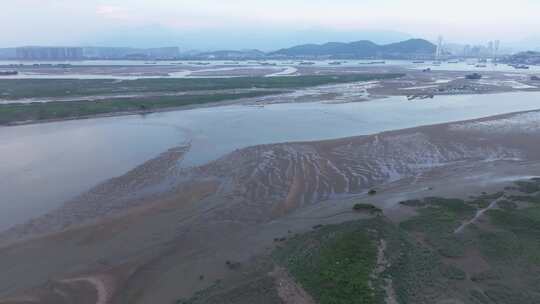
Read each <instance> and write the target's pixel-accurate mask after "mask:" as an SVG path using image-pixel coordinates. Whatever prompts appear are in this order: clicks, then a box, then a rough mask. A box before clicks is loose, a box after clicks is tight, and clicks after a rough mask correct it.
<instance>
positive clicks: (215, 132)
mask: <svg viewBox="0 0 540 304" xmlns="http://www.w3.org/2000/svg"><path fill="white" fill-rule="evenodd" d="M536 109H540V92H538V93H532V92H527V93H504V94H489V95H461V96H440V97H435V98H434V99H428V100H415V101H408V100H407V99H406V98H404V97H390V98H385V99H377V100H373V101H369V102H355V103H341V104H325V103H321V102H309V103H282V104H273V105H266V106H264V107H254V106H245V105H234V106H222V107H208V108H199V109H191V110H181V111H173V112H161V113H155V114H149V115H144V116H141V115H131V116H123V117H108V118H96V119H86V120H75V121H62V122H53V123H44V124H33V125H23V126H13V127H0V159H1V160H2V161H1V162H0V193H1V196H0V210H1V212H0V230H2V229H6V228H8V227H9V226H11V225H14V224H17V223H21V222H24V221H26V220H29V219H31V218H33V217H36V216H39V215H41V214H44V213H45V212H47V211H50V210H51V209H54V208H57V207H59V206H60V205H61V204H62V203H63V202H65V201H66V200H68V199H70V198H73V197H74V196H76V195H78V194H80V193H82V192H84V191H86V190H89V189H90V188H92V187H93V186H95V185H96V184H98V183H100V182H103V181H105V180H107V179H109V178H112V177H115V176H119V175H122V174H124V173H126V172H127V171H129V170H130V169H132V168H134V167H136V166H137V165H139V164H142V163H144V162H145V161H147V160H149V159H151V158H153V157H156V156H157V155H159V154H160V153H162V152H164V151H166V150H167V149H169V148H172V147H176V146H179V145H184V144H186V143H188V142H189V143H191V149H190V151H189V153H188V154H187V155H186V158H185V160H184V161H183V165H184V166H196V165H200V164H204V163H206V162H209V161H211V160H214V159H216V158H218V157H220V156H223V155H224V154H226V153H229V152H231V151H233V150H235V149H239V148H243V147H247V146H252V145H258V144H267V143H277V142H287V141H309V140H321V139H333V138H340V137H347V136H354V135H367V134H374V133H378V132H382V131H388V130H398V129H404V128H410V127H416V126H421V125H430V124H437V123H445V122H452V121H459V120H467V119H475V118H481V117H487V116H492V115H497V114H503V113H510V112H518V111H527V110H536Z"/></svg>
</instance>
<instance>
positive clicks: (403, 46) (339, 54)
mask: <svg viewBox="0 0 540 304" xmlns="http://www.w3.org/2000/svg"><path fill="white" fill-rule="evenodd" d="M436 48H437V47H436V46H435V45H434V44H433V43H431V42H429V41H427V40H424V39H409V40H405V41H402V42H397V43H391V44H386V45H378V44H375V43H373V42H371V41H368V40H362V41H356V42H350V43H343V42H329V43H325V44H304V45H299V46H294V47H291V48H287V49H281V50H279V51H276V52H272V53H270V54H269V55H270V56H282V57H287V58H332V59H338V58H339V59H350V58H355V59H362V58H385V59H400V58H426V57H433V54H435V50H436Z"/></svg>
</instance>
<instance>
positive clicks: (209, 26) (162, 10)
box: [0, 0, 540, 50]
mask: <svg viewBox="0 0 540 304" xmlns="http://www.w3.org/2000/svg"><path fill="white" fill-rule="evenodd" d="M2 1H5V0H2ZM21 2H22V3H23V4H24V5H20V3H19V2H18V3H17V4H14V3H12V2H11V3H10V2H7V1H5V4H4V5H3V6H2V7H3V9H2V10H0V17H2V19H3V20H4V21H5V22H7V23H8V24H10V29H11V30H10V31H6V32H5V33H3V34H2V39H1V40H0V47H13V46H21V45H65V46H72V45H103V46H120V45H124V46H133V47H150V46H166V45H170V46H181V47H183V48H186V49H189V48H195V49H219V48H246V47H250V48H260V49H263V50H270V49H272V48H273V49H277V48H280V47H284V46H290V45H294V44H301V43H307V42H313V43H321V42H324V41H354V40H361V39H369V40H374V41H376V42H381V43H384V42H392V41H397V40H402V39H403V38H406V37H419V38H425V39H428V40H430V41H436V39H437V36H438V35H440V34H442V35H444V36H445V38H446V40H447V41H453V42H454V41H455V42H459V43H464V44H465V43H468V44H484V43H485V42H486V41H488V40H502V41H506V42H508V43H509V44H512V45H519V44H523V45H530V46H531V47H533V46H535V43H536V42H537V37H536V34H535V32H534V28H538V26H539V25H540V20H538V18H536V16H535V12H537V11H538V10H539V9H540V3H537V2H535V1H531V0H516V1H513V2H512V3H508V2H505V3H500V2H497V3H494V2H491V1H485V0H479V1H475V2H472V3H471V2H470V1H464V0H457V1H453V2H452V3H450V2H448V3H433V2H432V1H425V0H411V1H407V2H404V1H397V0H385V1H373V0H369V1H362V2H361V3H358V1H351V0H337V1H333V2H332V3H328V2H324V1H306V0H296V1H283V0H277V1H272V2H270V1H246V0H232V1H227V2H226V3H224V2H223V1H215V0H199V1H193V0H184V1H181V2H179V1H172V0H158V1H147V0H135V1H125V0H112V1H111V0H110V1H100V0H91V1H85V2H79V1H76V2H75V1H63V0H44V1H37V0H22V1H21ZM36 28H39V29H40V30H39V31H36V30H35V29H36ZM471 28H474V31H473V30H470V29H471ZM529 29H530V30H529ZM224 36H225V37H224ZM270 40H273V41H274V43H273V44H272V43H268V42H267V41H270ZM377 40H379V41H377ZM538 41H540V39H538ZM135 44H136V45H135ZM273 45H275V47H272V46H273Z"/></svg>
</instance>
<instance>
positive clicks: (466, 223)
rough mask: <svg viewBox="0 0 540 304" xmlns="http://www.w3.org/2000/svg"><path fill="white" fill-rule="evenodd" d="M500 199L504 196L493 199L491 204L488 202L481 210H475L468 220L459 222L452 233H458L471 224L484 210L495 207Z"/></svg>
mask: <svg viewBox="0 0 540 304" xmlns="http://www.w3.org/2000/svg"><path fill="white" fill-rule="evenodd" d="M502 199H504V196H502V197H500V198H498V199H496V200H494V201H492V202H491V204H489V206H487V207H486V208H484V209H481V210H478V211H477V212H476V215H475V216H474V217H473V218H472V219H471V220H469V221H466V222H465V223H463V224H461V226H459V227H458V228H457V229H456V230H454V233H456V234H458V233H461V232H463V230H464V229H465V228H467V226H469V225H471V224H474V223H475V222H476V221H478V219H479V218H480V217H481V216H482V215H483V214H484V213H485V212H486V211H488V210H489V209H493V208H495V206H496V205H497V203H498V202H500V201H501V200H502Z"/></svg>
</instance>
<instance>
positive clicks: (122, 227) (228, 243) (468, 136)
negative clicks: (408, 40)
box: [0, 112, 540, 303]
mask: <svg viewBox="0 0 540 304" xmlns="http://www.w3.org/2000/svg"><path fill="white" fill-rule="evenodd" d="M524 115H525V116H524ZM524 117H527V120H524ZM539 120H540V112H529V113H520V114H510V115H504V116H499V117H495V118H486V119H482V120H475V121H468V122H458V123H450V124H443V125H435V126H427V127H419V128H413V129H407V130H400V131H393V132H385V133H380V134H377V135H373V136H361V137H352V138H344V139H338V140H331V141H322V142H302V143H284V144H272V145H263V146H255V147H250V148H246V149H241V150H237V151H235V152H233V153H231V154H229V155H226V156H224V157H222V158H220V159H218V160H216V161H214V162H212V163H209V164H207V165H204V166H200V167H196V168H179V167H178V166H177V164H178V163H179V162H181V156H182V155H183V154H182V153H184V152H185V150H173V151H170V152H168V153H166V154H164V155H163V156H162V157H159V158H157V159H155V160H153V161H151V162H149V163H147V164H144V165H142V166H141V167H139V168H137V169H135V170H133V171H132V172H130V173H128V175H126V176H124V177H120V178H118V179H113V180H111V181H109V182H107V183H105V184H102V185H100V186H99V187H97V188H95V189H93V190H92V191H90V192H89V193H87V194H84V195H82V196H81V197H79V198H78V199H76V200H73V201H71V202H68V203H67V204H66V205H65V206H64V207H63V208H60V209H58V210H56V211H54V212H52V213H50V214H48V215H46V216H43V217H40V218H38V219H35V220H34V221H32V222H30V223H28V224H26V225H21V226H18V227H15V228H13V229H11V230H9V231H6V232H4V233H2V235H1V236H0V239H1V240H2V242H3V243H4V244H8V243H9V242H13V241H16V240H19V243H15V244H12V245H9V246H7V245H5V246H4V247H3V248H1V249H0V268H1V269H5V270H6V274H7V275H5V276H2V278H1V279H0V295H1V296H23V295H25V294H26V295H28V294H30V295H32V296H36V295H35V293H32V292H29V293H27V292H25V291H28V290H30V289H32V288H34V287H36V286H44V285H43V284H46V283H47V281H50V280H52V282H59V281H60V282H66V281H65V280H77V278H79V279H80V278H89V277H92V278H94V277H95V276H96V275H108V276H112V277H113V278H115V280H116V281H115V282H116V283H115V284H110V287H111V288H112V289H114V290H113V291H112V293H113V295H114V296H113V297H112V298H111V299H110V300H109V301H108V303H157V302H159V303H170V302H172V301H174V300H176V299H179V298H184V297H189V296H190V295H192V294H193V292H195V291H197V290H200V289H203V288H206V287H208V286H210V285H211V284H212V282H214V281H215V280H218V279H222V278H225V277H227V276H230V275H232V274H233V273H234V271H231V270H230V269H229V267H228V266H227V265H228V264H227V263H226V262H227V261H229V262H234V263H240V265H241V264H242V263H247V262H248V261H249V260H250V259H252V258H253V257H254V256H256V255H260V254H265V253H267V252H269V251H270V250H272V248H273V247H274V246H275V241H274V240H275V239H276V238H278V239H279V238H282V237H286V236H287V235H288V234H289V233H300V232H303V231H307V230H310V229H311V228H312V227H313V226H315V225H320V224H327V223H339V222H343V221H345V220H350V219H357V218H358V217H359V215H358V213H355V212H353V211H352V208H351V206H352V204H353V203H354V200H358V199H369V200H370V201H371V202H373V203H374V204H376V205H377V206H380V207H381V208H383V209H384V211H385V213H387V214H388V215H389V216H390V217H391V218H395V219H399V218H400V217H401V218H403V217H406V216H407V211H403V210H401V209H400V207H399V206H398V204H397V203H398V202H399V200H400V199H402V198H403V197H405V196H406V197H407V198H410V196H414V195H423V196H425V193H426V192H427V193H429V194H436V193H444V194H446V193H454V194H457V195H465V191H464V190H463V189H464V187H463V186H464V185H465V186H466V187H469V188H470V189H474V188H476V190H477V191H478V190H479V189H484V188H485V187H487V186H485V185H482V184H481V183H480V182H477V181H476V180H473V181H474V182H471V180H470V179H469V180H467V179H466V178H470V177H474V176H477V175H480V174H488V173H489V174H492V176H487V177H486V179H487V180H488V181H489V180H491V179H496V177H497V176H502V177H504V176H507V175H508V174H511V175H512V176H519V175H531V174H532V172H531V171H534V170H536V169H535V168H538V164H539V162H540V147H539V146H538V145H537V144H536V143H537V142H538V140H539V139H540V130H539V129H538V127H537V121H539ZM500 121H504V125H505V126H510V127H508V128H504V129H501V128H500V127H498V126H499V122H500ZM523 121H529V123H523ZM535 123H536V125H535ZM508 130H509V131H508ZM187 148H188V147H186V148H184V149H187ZM479 180H482V179H479ZM454 181H455V182H454ZM373 188H375V189H377V191H378V192H379V194H378V195H376V196H374V197H372V196H368V195H367V191H368V190H369V189H373ZM415 193H416V194H415ZM30 238H33V239H30ZM24 239H27V241H21V240H24ZM37 261H46V262H43V263H41V262H37ZM235 265H236V264H235ZM201 276H203V277H204V279H201ZM67 282H73V281H67ZM78 282H79V283H85V284H86V285H85V286H87V287H84V288H91V286H92V285H90V284H88V283H87V282H88V280H86V281H85V282H81V281H78ZM92 282H94V281H92ZM94 283H95V282H94ZM88 285H89V287H88ZM94 285H95V284H94ZM100 288H101V289H103V288H102V287H100ZM39 290H41V292H43V290H42V289H39ZM135 291H137V292H135ZM49 292H50V291H49ZM38 294H39V293H38ZM81 294H82V293H79V292H73V293H72V296H73V297H75V298H76V296H77V295H79V296H80V295H81ZM102 298H103V297H102ZM102 298H101V299H102ZM96 301H98V300H96ZM42 303H47V302H46V301H42Z"/></svg>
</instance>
